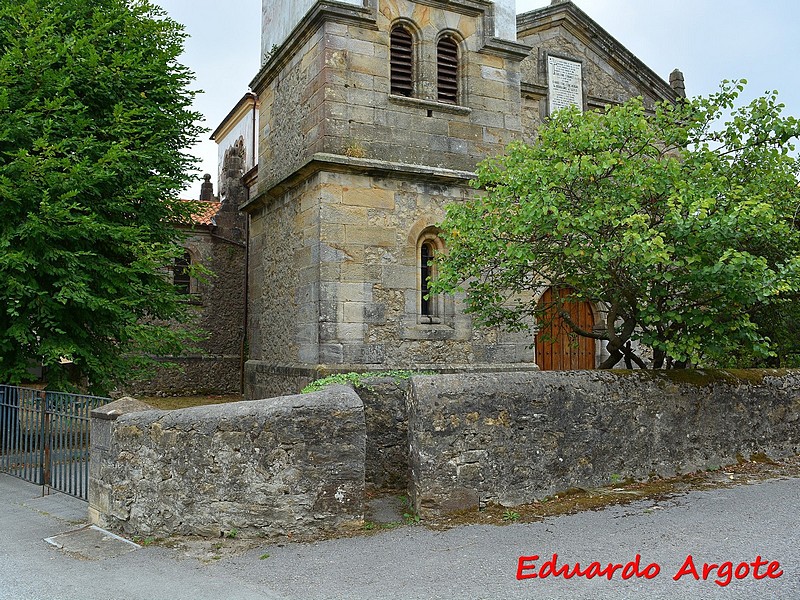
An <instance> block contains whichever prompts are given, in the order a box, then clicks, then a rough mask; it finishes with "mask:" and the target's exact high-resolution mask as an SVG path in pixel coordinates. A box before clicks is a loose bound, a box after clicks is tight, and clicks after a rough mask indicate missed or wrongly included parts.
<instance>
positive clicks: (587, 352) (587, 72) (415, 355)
mask: <svg viewBox="0 0 800 600" xmlns="http://www.w3.org/2000/svg"><path fill="white" fill-rule="evenodd" d="M515 13H516V11H515V2H514V0H496V1H494V2H492V1H490V0H416V1H414V0H340V1H335V2H334V1H331V0H318V1H315V0H303V1H299V0H263V31H262V67H261V69H260V71H259V73H258V74H257V76H256V77H255V79H254V80H253V82H252V84H251V88H252V92H250V93H248V94H247V95H246V96H245V97H244V98H243V99H242V101H241V102H240V103H239V104H238V105H237V107H236V108H234V110H233V111H231V113H230V114H229V115H228V117H227V118H226V120H225V121H224V122H223V124H222V125H220V128H218V130H217V132H215V136H214V139H216V141H217V142H218V143H219V152H220V157H221V167H222V162H223V158H224V157H225V156H227V155H229V154H230V153H231V152H232V151H233V150H232V149H233V148H234V147H235V148H236V150H235V152H236V153H237V155H238V156H240V158H241V159H242V161H243V162H244V166H243V168H242V169H241V171H240V172H239V173H238V176H239V177H240V179H239V182H238V183H235V182H234V183H233V184H232V183H230V181H231V178H230V174H228V176H227V179H226V180H225V181H227V182H228V183H225V182H222V183H221V185H223V187H225V186H231V185H234V187H236V190H235V194H238V196H237V195H235V194H233V195H231V194H229V195H230V197H231V199H233V198H238V199H239V200H240V202H239V208H240V210H241V211H242V212H243V213H244V214H245V215H246V216H247V221H248V222H247V227H246V229H247V244H248V252H247V258H246V263H247V264H246V270H247V272H246V280H247V298H248V300H247V307H246V315H247V316H246V333H247V352H248V360H247V361H246V363H245V364H244V382H245V395H246V397H248V398H256V397H269V396H273V395H276V394H279V393H287V392H295V391H297V390H298V389H299V388H300V387H302V385H304V384H305V383H306V382H308V381H309V380H311V379H313V378H316V377H318V376H320V375H324V374H328V373H331V372H342V371H365V370H387V369H397V368H416V369H427V368H430V369H436V370H440V371H454V370H455V371H458V370H515V369H535V368H538V367H537V360H538V361H539V362H540V363H542V362H543V361H544V360H547V364H546V365H545V364H541V365H540V366H542V367H544V368H577V367H582V368H593V367H594V366H595V365H596V364H597V362H598V361H599V360H600V359H601V356H602V353H603V348H602V346H601V345H600V344H599V343H597V344H596V343H595V342H594V341H591V340H590V344H591V345H590V346H589V347H588V348H586V349H582V350H580V351H576V350H574V348H572V347H571V345H570V344H566V343H565V344H562V345H561V346H562V347H561V348H560V349H558V348H557V349H556V350H555V354H559V353H560V354H561V356H554V355H553V348H554V346H550V347H549V348H543V347H542V345H541V344H540V345H539V348H538V356H537V346H536V345H535V340H534V335H533V334H532V333H508V332H504V331H500V330H495V329H479V328H476V327H474V326H473V324H472V322H471V319H470V318H469V317H468V316H466V315H465V314H464V313H463V310H462V304H461V299H460V298H458V297H451V296H431V297H429V295H428V294H427V289H426V281H427V280H428V278H429V277H435V270H436V266H435V257H436V255H437V254H439V253H440V252H442V251H443V250H444V248H443V244H442V241H441V240H440V238H439V237H438V229H437V223H439V222H440V221H441V220H442V219H443V217H444V214H445V207H446V206H447V205H448V204H450V203H453V202H460V201H462V200H464V199H466V198H470V197H472V196H473V195H475V194H479V193H480V192H479V191H476V190H474V189H473V188H471V187H470V185H469V181H470V179H471V178H472V177H473V171H474V168H475V165H476V164H477V163H478V162H479V161H481V160H483V159H484V158H486V157H489V156H493V155H497V154H500V153H502V152H503V150H504V148H505V146H506V145H507V144H508V143H509V142H510V141H512V140H515V139H520V138H521V139H523V140H532V139H533V138H534V136H535V132H536V129H537V126H538V124H539V123H541V122H542V120H543V119H545V118H547V116H548V114H550V113H551V112H552V111H554V110H557V109H558V108H560V107H563V106H567V105H571V104H576V105H578V106H580V107H582V109H583V110H602V109H603V107H604V106H606V105H608V104H614V103H620V102H623V101H625V100H627V99H629V98H631V97H634V96H642V97H643V98H644V101H645V104H646V105H651V106H652V105H653V103H655V102H658V101H662V100H670V101H675V100H676V99H677V98H678V97H679V96H681V95H683V82H682V76H680V74H679V73H678V72H675V73H673V82H672V85H670V84H669V83H667V82H666V81H664V80H663V79H662V78H661V77H659V76H658V75H656V74H655V73H653V72H652V71H651V70H650V69H649V68H648V67H647V66H646V65H644V64H643V63H642V62H641V61H640V60H638V59H637V58H636V57H635V56H633V55H632V54H631V53H630V52H629V51H628V50H626V49H625V47H624V46H622V45H621V44H620V43H619V42H618V41H617V40H615V39H614V38H613V37H611V36H610V35H609V34H608V33H607V32H606V31H604V30H603V29H602V28H601V27H600V26H599V25H598V24H597V23H595V22H594V21H593V20H592V19H591V18H590V17H589V16H587V15H586V13H584V12H583V11H582V10H581V9H580V8H578V7H577V6H576V5H575V4H573V3H572V2H570V1H559V0H554V1H553V3H552V4H551V5H549V6H546V7H544V8H540V9H537V10H534V11H531V12H528V13H525V14H521V15H516V14H515ZM237 186H238V187H237ZM580 310H582V311H584V312H585V319H588V320H589V323H588V324H589V325H590V326H591V324H592V323H591V321H592V320H593V319H596V318H597V308H596V307H592V306H587V307H580ZM545 354H549V357H547V358H545V356H544V355H545ZM579 355H580V356H579Z"/></svg>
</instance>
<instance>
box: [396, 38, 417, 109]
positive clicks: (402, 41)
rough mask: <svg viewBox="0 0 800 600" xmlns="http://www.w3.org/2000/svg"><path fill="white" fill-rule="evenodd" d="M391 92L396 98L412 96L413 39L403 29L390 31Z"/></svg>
mask: <svg viewBox="0 0 800 600" xmlns="http://www.w3.org/2000/svg"><path fill="white" fill-rule="evenodd" d="M391 43H392V49H391V80H392V85H391V90H392V94H397V95H398V96H413V95H414V38H413V37H412V36H411V32H410V31H408V29H406V28H405V27H400V26H398V27H395V28H394V29H392V37H391Z"/></svg>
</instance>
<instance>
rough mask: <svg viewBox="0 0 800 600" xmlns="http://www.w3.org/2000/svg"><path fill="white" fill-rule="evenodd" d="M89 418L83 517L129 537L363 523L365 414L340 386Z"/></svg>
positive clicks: (303, 532)
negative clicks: (88, 461)
mask: <svg viewBox="0 0 800 600" xmlns="http://www.w3.org/2000/svg"><path fill="white" fill-rule="evenodd" d="M147 408H149V407H147V406H146V405H143V403H141V402H138V401H136V400H133V399H130V398H126V399H122V400H119V401H117V402H114V403H111V404H108V405H106V406H104V407H102V408H101V409H99V410H96V411H94V412H93V413H92V449H91V466H90V471H91V472H90V479H89V503H90V516H91V517H92V521H93V522H94V523H95V524H97V525H100V526H102V527H107V528H110V529H113V530H116V531H120V532H122V533H124V534H127V535H157V536H166V535H173V534H178V535H200V536H212V537H219V536H220V535H223V534H225V533H228V534H230V533H231V532H233V531H235V532H236V535H239V536H243V537H244V536H249V537H252V536H270V535H288V534H291V535H292V536H293V537H295V538H298V537H300V538H302V537H308V536H313V535H315V534H317V533H319V532H321V531H330V530H336V529H339V528H342V527H347V526H348V524H358V523H360V521H361V520H362V519H363V509H364V507H363V501H364V462H365V459H364V445H365V437H366V436H365V427H364V409H363V404H362V402H361V400H360V399H359V397H358V396H357V395H356V394H355V393H354V392H353V390H351V389H350V388H348V387H344V386H334V387H330V388H328V389H326V390H323V391H321V392H317V393H313V394H305V395H302V396H286V397H282V398H275V399H270V400H259V401H250V402H236V403H230V404H220V405H213V406H201V407H195V408H188V409H184V410H175V411H159V410H144V409H147Z"/></svg>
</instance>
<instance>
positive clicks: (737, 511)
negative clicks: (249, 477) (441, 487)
mask: <svg viewBox="0 0 800 600" xmlns="http://www.w3.org/2000/svg"><path fill="white" fill-rule="evenodd" d="M40 494H41V489H40V488H39V487H37V486H33V485H30V484H28V483H25V482H22V481H20V480H17V479H14V478H11V477H9V476H7V475H2V474H0V497H2V499H3V500H2V503H1V504H0V532H2V533H1V534H0V599H9V600H11V599H13V600H40V599H41V600H45V599H47V600H51V599H58V600H73V599H74V600H100V599H103V600H109V599H120V600H139V599H141V600H161V599H165V600H182V599H187V600H188V599H192V600H203V599H212V598H213V599H215V600H238V599H241V600H249V599H251V598H253V599H255V598H258V599H262V600H271V599H278V598H280V599H282V600H300V599H303V600H306V599H307V600H323V599H331V600H332V599H337V600H350V599H353V600H359V599H364V600H366V599H370V600H380V599H393V600H406V599H407V600H412V599H413V600H434V599H447V600H456V599H465V600H466V599H469V600H477V599H487V600H489V599H491V600H505V599H509V600H510V599H525V600H528V599H530V600H533V599H536V600H549V599H565V600H566V599H570V600H580V599H587V600H588V599H592V600H597V599H605V598H608V599H614V600H618V599H621V600H624V599H631V600H632V599H637V600H638V599H641V598H647V599H656V600H657V599H672V598H676V599H677V598H680V599H708V598H712V599H714V598H724V599H725V600H728V599H751V598H752V599H756V598H800V549H799V548H798V543H797V542H798V540H800V522H799V521H798V518H797V515H798V511H800V479H797V478H789V479H782V480H774V481H768V482H764V483H757V484H752V485H741V486H736V487H732V488H725V489H715V490H709V491H703V492H692V493H689V494H686V495H682V496H676V497H673V498H670V499H669V500H662V501H660V502H657V501H654V500H646V501H640V502H636V503H634V504H629V505H627V506H623V507H615V508H610V509H607V510H603V511H598V512H591V511H589V512H584V513H580V514H577V515H572V516H566V517H558V518H548V519H546V520H545V521H543V522H541V523H533V524H515V525H508V526H468V527H458V528H456V529H453V530H450V531H447V532H434V531H430V530H428V529H426V528H424V527H422V526H413V527H400V528H397V529H393V530H387V531H382V532H380V533H377V534H375V535H371V536H365V537H356V538H349V539H338V540H331V541H326V542H318V543H313V544H297V543H277V542H256V543H255V545H254V546H252V547H250V549H247V550H245V551H242V552H240V553H238V554H233V555H231V554H229V553H226V552H225V551H224V549H223V550H219V552H218V548H219V547H222V545H223V544H222V541H220V542H215V541H214V540H210V541H205V542H203V544H204V545H205V548H206V549H207V550H208V552H207V554H205V555H203V554H202V553H201V554H198V552H197V548H196V547H191V546H187V545H186V544H184V543H183V542H182V541H180V540H176V547H174V548H165V547H161V546H159V547H155V546H147V547H144V548H142V549H140V550H136V551H133V552H127V553H124V554H120V555H117V556H113V557H109V558H105V559H95V560H86V559H82V558H80V557H78V556H76V555H74V554H69V553H68V552H65V551H64V550H59V549H58V548H56V547H54V546H52V545H50V544H48V543H46V542H44V541H43V540H44V538H49V537H52V536H56V535H58V534H61V533H64V532H67V531H70V530H75V529H78V528H79V527H81V525H83V524H84V523H85V515H86V504H85V503H84V502H81V501H78V500H74V499H72V498H69V497H67V496H63V495H60V494H55V495H51V496H46V497H41V496H40ZM225 542H226V544H227V545H226V546H225V547H226V548H227V549H228V550H230V548H231V544H230V543H228V542H230V541H228V540H225ZM233 542H234V544H233V545H237V546H238V547H240V548H246V547H247V546H246V545H245V544H244V543H243V542H239V541H238V540H234V541H233ZM98 543H99V542H98ZM554 553H557V554H558V561H559V562H558V564H559V565H566V564H570V565H572V564H574V563H575V562H580V563H581V565H582V567H583V568H585V566H587V565H588V564H589V563H590V562H591V561H593V560H596V561H600V562H601V563H603V565H605V564H607V563H619V564H625V563H627V562H628V561H631V560H633V559H634V558H635V556H636V555H637V554H639V555H640V556H641V568H642V569H644V567H645V566H646V565H647V564H649V563H653V564H657V565H658V566H659V568H660V573H659V574H658V576H656V577H655V578H653V579H646V578H644V577H635V576H634V577H633V578H630V579H628V580H622V578H621V576H620V575H621V571H617V572H616V575H615V576H614V577H613V578H612V580H611V581H609V580H607V579H606V578H605V577H594V578H591V579H587V578H585V577H579V576H578V577H574V578H571V579H564V578H563V577H548V578H547V579H539V578H529V579H524V580H518V579H517V577H516V575H517V570H518V567H519V557H520V556H533V555H537V556H539V557H540V558H539V559H535V560H534V559H529V560H528V561H527V562H525V563H524V564H523V566H524V567H531V565H536V566H537V567H539V566H541V564H542V563H543V562H544V561H545V560H546V559H550V558H552V555H553V554H554ZM689 555H691V556H692V557H693V561H694V563H695V564H696V566H697V569H698V571H699V574H700V575H701V576H702V564H703V563H704V562H709V563H710V562H714V563H718V564H722V563H724V561H731V562H732V566H733V568H734V569H735V568H736V566H737V565H739V564H740V563H741V562H753V561H756V557H757V556H759V555H760V556H761V557H763V560H764V561H780V569H781V570H782V575H781V576H780V577H777V578H769V577H764V578H762V579H754V578H753V576H752V571H753V568H752V567H751V566H748V575H747V576H746V577H745V578H743V579H736V578H735V576H731V577H730V579H731V581H730V583H729V584H728V585H727V586H725V587H722V586H719V585H717V584H716V583H714V581H713V580H714V579H715V578H719V577H720V575H719V573H718V572H717V571H716V570H715V571H714V572H712V573H711V575H710V577H709V579H708V580H706V581H703V580H702V579H701V580H700V581H695V579H694V578H693V577H692V576H691V575H686V576H684V577H681V578H680V580H679V581H675V580H674V579H673V577H674V575H675V574H676V573H677V572H678V571H679V569H680V568H681V566H682V565H684V564H685V563H686V560H687V556H689ZM198 557H199V558H201V559H203V560H198ZM535 572H536V569H534V568H527V569H524V570H523V574H524V575H529V574H531V573H535ZM765 572H766V567H765V566H764V567H761V570H760V572H759V574H760V575H763V574H764V573H765ZM741 573H743V568H742V569H741V570H740V574H741ZM721 581H723V582H724V581H725V578H724V577H723V578H722V580H721Z"/></svg>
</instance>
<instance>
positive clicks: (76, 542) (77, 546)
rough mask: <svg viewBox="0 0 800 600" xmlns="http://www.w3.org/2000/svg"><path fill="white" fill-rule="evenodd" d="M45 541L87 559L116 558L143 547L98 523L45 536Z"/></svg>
mask: <svg viewBox="0 0 800 600" xmlns="http://www.w3.org/2000/svg"><path fill="white" fill-rule="evenodd" d="M44 541H45V542H47V543H48V544H50V545H51V546H55V547H56V548H58V549H59V550H63V551H64V552H67V553H68V554H72V555H74V556H76V557H78V558H83V559H85V560H104V559H107V558H115V557H117V556H122V555H123V554H128V553H130V552H135V551H136V550H141V548H142V547H141V546H140V545H139V544H135V543H134V542H131V541H130V540H126V539H125V538H123V537H120V536H118V535H116V534H113V533H111V532H110V531H106V530H105V529H101V528H100V527H98V526H97V525H85V526H83V527H81V528H80V529H75V530H73V531H67V532H65V533H60V534H58V535H54V536H51V537H48V538H44Z"/></svg>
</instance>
